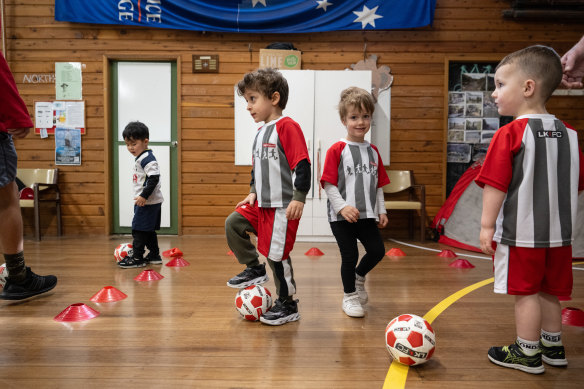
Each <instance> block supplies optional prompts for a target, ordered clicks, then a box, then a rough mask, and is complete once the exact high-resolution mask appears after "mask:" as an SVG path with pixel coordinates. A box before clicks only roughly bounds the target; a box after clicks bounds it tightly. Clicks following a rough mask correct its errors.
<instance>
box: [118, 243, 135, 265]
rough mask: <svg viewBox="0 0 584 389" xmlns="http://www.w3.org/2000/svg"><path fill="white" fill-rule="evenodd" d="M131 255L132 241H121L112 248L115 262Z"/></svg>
mask: <svg viewBox="0 0 584 389" xmlns="http://www.w3.org/2000/svg"><path fill="white" fill-rule="evenodd" d="M132 255H134V249H133V247H132V243H121V244H120V245H119V246H118V247H116V249H115V250H114V258H115V259H116V262H120V261H122V260H123V259H124V258H126V257H131V256H132Z"/></svg>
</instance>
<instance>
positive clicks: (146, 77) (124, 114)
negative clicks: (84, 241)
mask: <svg viewBox="0 0 584 389" xmlns="http://www.w3.org/2000/svg"><path fill="white" fill-rule="evenodd" d="M114 66H115V67H116V69H115V71H114V74H116V75H117V85H116V87H117V88H115V89H116V90H117V95H116V96H115V98H114V101H115V105H116V107H114V109H115V110H116V111H117V115H115V116H117V120H116V126H114V128H117V134H115V138H116V141H117V142H116V144H117V150H116V151H117V153H114V155H117V158H116V159H117V166H116V167H115V169H116V170H117V175H116V176H117V182H116V183H115V185H114V188H117V190H116V191H115V192H116V193H114V196H115V201H114V204H117V209H115V210H114V214H115V216H116V217H114V220H115V222H114V232H128V227H130V228H131V226H132V218H133V215H134V199H133V195H132V194H133V189H132V175H133V166H134V159H135V158H134V157H133V156H132V155H131V154H130V153H129V152H128V151H127V149H126V146H125V144H124V139H123V137H122V132H123V130H124V128H125V127H126V125H127V124H128V123H129V122H131V121H136V120H137V121H140V122H143V123H144V124H146V126H147V127H148V130H149V133H150V138H149V148H150V149H152V151H153V152H154V156H155V157H156V159H157V161H158V164H159V165H160V173H161V177H160V180H161V188H162V194H163V196H164V202H163V203H162V219H161V229H164V228H166V230H167V231H164V230H162V231H163V232H167V233H176V226H172V224H171V223H172V220H173V219H175V218H174V217H172V216H173V215H172V210H171V205H172V203H173V201H171V200H172V198H173V197H174V196H176V193H171V172H172V168H173V164H175V163H176V162H175V161H174V160H175V159H176V158H173V155H172V154H176V153H173V151H174V150H172V141H173V139H172V134H173V131H172V127H173V113H172V106H173V103H172V101H173V97H172V91H173V89H174V88H173V87H172V78H173V77H172V64H171V63H169V62H117V63H115V64H114Z"/></svg>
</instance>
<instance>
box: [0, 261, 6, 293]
mask: <svg viewBox="0 0 584 389" xmlns="http://www.w3.org/2000/svg"><path fill="white" fill-rule="evenodd" d="M6 277H8V269H6V264H5V263H3V264H2V265H0V289H3V288H4V285H6Z"/></svg>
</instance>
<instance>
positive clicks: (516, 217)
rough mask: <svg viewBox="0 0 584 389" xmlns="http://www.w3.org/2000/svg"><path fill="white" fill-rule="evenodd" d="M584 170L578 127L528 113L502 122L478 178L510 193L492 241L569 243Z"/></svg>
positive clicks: (482, 183)
mask: <svg viewBox="0 0 584 389" xmlns="http://www.w3.org/2000/svg"><path fill="white" fill-rule="evenodd" d="M583 170H584V165H583V157H582V153H581V151H580V149H579V147H578V135H577V133H576V131H575V130H574V129H573V128H571V127H570V126H567V125H565V124H564V123H562V122H561V121H560V120H558V119H556V118H555V116H553V115H547V114H546V115H524V116H521V117H519V118H517V119H516V120H514V121H513V122H511V123H509V124H507V125H506V126H503V127H501V128H500V129H499V130H498V131H497V132H496V134H495V136H494V137H493V139H492V141H491V144H490V145H489V150H488V152H487V156H486V158H485V162H484V163H483V167H482V168H481V171H480V172H479V175H478V176H477V178H476V179H475V181H476V183H477V184H478V185H480V186H481V187H484V186H485V185H489V186H492V187H494V188H496V189H498V190H500V191H502V192H505V193H506V196H505V200H504V202H503V206H502V207H501V210H500V212H499V215H498V217H497V222H496V229H495V235H494V237H493V240H494V241H496V242H500V243H502V244H506V245H509V246H518V247H559V246H568V245H571V244H572V240H573V231H574V230H575V223H576V210H577V203H578V191H580V190H582V189H584V172H583Z"/></svg>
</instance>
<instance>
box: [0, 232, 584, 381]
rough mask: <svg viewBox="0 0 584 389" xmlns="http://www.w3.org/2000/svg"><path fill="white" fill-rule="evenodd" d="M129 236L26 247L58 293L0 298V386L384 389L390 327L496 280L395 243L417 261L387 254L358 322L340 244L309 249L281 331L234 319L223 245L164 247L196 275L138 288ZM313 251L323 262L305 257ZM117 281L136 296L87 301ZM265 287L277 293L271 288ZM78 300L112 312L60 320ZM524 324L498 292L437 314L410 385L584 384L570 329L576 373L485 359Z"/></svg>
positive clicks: (579, 332) (179, 240)
mask: <svg viewBox="0 0 584 389" xmlns="http://www.w3.org/2000/svg"><path fill="white" fill-rule="evenodd" d="M129 240H130V239H129V238H128V237H123V236H122V237H120V236H115V237H102V236H92V237H84V238H75V237H63V238H56V237H47V238H44V239H43V241H42V242H40V243H37V242H34V241H31V240H27V241H26V242H25V253H26V258H27V263H28V265H30V266H31V267H32V268H33V270H34V271H35V272H37V273H39V274H48V273H52V274H55V275H57V276H58V277H59V284H58V285H57V287H56V288H55V289H54V291H53V292H51V293H49V294H47V295H45V296H42V297H37V298H33V299H30V300H29V301H25V302H12V303H11V302H7V301H2V300H0V328H1V332H0V333H1V334H2V336H1V341H0V388H43V389H44V388H79V387H84V388H93V387H99V388H133V387H136V388H137V387H141V388H148V387H153V388H171V387H172V388H175V387H176V388H180V387H184V388H382V387H384V383H385V382H386V378H387V376H388V369H389V367H390V364H391V358H390V357H389V354H388V353H387V351H386V349H385V343H384V331H385V327H386V325H387V323H388V322H389V320H390V319H392V318H393V317H395V316H397V315H398V314H402V313H414V314H418V315H420V316H423V315H424V314H426V313H427V312H428V311H429V310H430V309H432V308H433V307H434V306H435V305H436V304H438V303H439V302H440V301H442V300H443V299H445V298H447V297H448V296H450V295H452V294H453V293H455V292H457V291H459V290H461V289H463V288H465V287H467V286H469V285H472V284H474V283H477V282H479V281H483V280H485V279H488V278H490V277H492V266H491V262H490V261H489V260H487V259H484V258H474V257H468V258H467V259H469V260H470V262H471V263H472V264H474V265H475V266H476V267H475V268H473V269H455V268H452V267H449V266H448V265H449V263H450V262H451V261H452V259H448V258H442V257H438V256H437V252H436V251H427V250H423V249H419V248H414V247H409V246H405V245H400V244H398V243H396V242H392V241H387V242H386V248H387V249H388V250H389V249H390V248H393V247H399V248H401V249H402V250H403V251H404V252H405V253H406V254H407V256H406V257H401V258H399V259H396V258H393V259H390V258H387V257H385V258H384V259H383V261H382V262H381V263H380V264H379V265H378V266H377V267H376V268H375V269H374V270H373V271H372V273H370V275H369V276H368V278H367V282H366V287H367V290H368V292H369V304H368V305H367V306H366V307H367V308H366V309H367V314H366V317H365V318H363V319H354V318H349V317H347V316H346V315H345V314H344V313H343V311H342V310H341V299H342V287H341V280H340V274H339V271H340V270H339V268H340V267H339V263H340V256H339V253H338V248H337V246H336V244H334V243H317V244H316V243H297V244H296V247H295V249H294V251H293V253H292V258H293V261H294V262H293V263H294V271H295V277H296V281H297V287H298V294H297V298H298V299H299V300H300V303H299V310H300V314H301V319H300V321H298V322H294V323H288V324H286V325H283V326H279V327H270V326H267V325H263V324H261V323H259V322H255V323H253V322H248V321H245V320H242V319H241V318H240V316H239V314H238V313H237V312H236V310H235V308H234V305H233V300H234V296H235V293H236V290H234V289H231V288H228V287H227V286H226V285H225V282H226V281H227V280H228V279H229V278H230V277H232V276H233V275H235V274H237V273H239V272H240V271H241V270H242V268H241V266H240V265H239V264H238V263H237V261H236V260H235V258H234V257H233V256H229V255H227V252H228V250H229V249H228V247H227V245H226V243H225V239H224V237H220V236H183V237H166V236H164V237H160V246H161V249H162V250H166V249H169V248H172V247H178V248H180V249H181V250H182V251H183V252H184V254H185V255H184V257H185V259H186V260H187V261H189V262H190V263H191V266H188V267H183V268H170V267H167V266H164V265H157V266H153V268H154V269H155V270H157V271H158V272H160V273H161V274H162V275H163V276H164V277H165V278H164V279H162V280H160V281H157V282H146V283H143V282H136V281H134V280H133V278H134V277H135V276H136V275H138V274H139V273H140V272H141V271H142V270H143V269H119V268H118V267H117V266H116V265H115V263H114V260H113V256H112V253H113V249H114V248H115V246H116V245H117V244H118V243H121V242H126V241H129ZM412 243H415V242H412ZM311 247H318V248H319V249H320V250H322V251H323V252H324V253H325V255H324V256H321V257H307V256H305V255H304V253H305V252H306V251H307V250H308V249H309V248H311ZM425 247H428V248H432V249H438V250H439V249H441V248H447V247H441V246H439V245H438V244H436V243H428V244H425ZM457 252H459V251H457ZM469 254H473V255H476V256H478V257H481V255H480V254H476V253H469ZM165 263H166V260H165ZM575 267H578V268H580V270H575V271H574V281H575V282H574V293H573V296H572V297H573V298H572V300H571V301H566V302H563V306H571V307H577V308H581V309H584V272H583V271H582V270H583V269H584V265H578V264H575ZM270 276H271V274H270ZM110 285H111V286H115V287H116V288H118V289H119V290H121V291H122V292H124V293H125V294H127V295H128V298H127V299H125V300H123V301H119V302H115V303H101V304H96V303H92V302H90V301H89V299H90V298H91V296H93V295H94V294H95V293H97V292H98V291H99V290H100V289H101V288H103V287H104V286H110ZM266 285H267V287H268V288H269V289H270V290H272V292H275V287H274V284H273V282H272V280H270V282H269V283H268V284H266ZM74 303H85V304H87V305H89V306H90V307H92V308H94V309H96V310H97V311H99V312H101V314H100V315H99V316H98V317H96V318H94V319H92V320H88V321H84V322H77V323H70V324H63V323H59V322H56V321H54V320H53V318H54V317H55V316H56V315H57V314H59V313H60V312H61V311H63V310H64V309H65V308H67V307H68V306H69V305H71V304H74ZM513 323H514V320H513V298H512V297H509V296H501V295H495V294H494V293H493V292H492V284H488V285H486V286H484V287H481V288H479V289H477V290H475V291H473V292H472V293H469V294H468V295H466V296H465V297H463V298H461V299H460V300H458V301H457V302H455V303H454V304H453V305H451V306H450V307H449V308H448V309H446V310H445V311H444V312H443V313H442V314H441V315H439V316H438V317H437V318H436V320H435V321H434V323H433V327H434V329H435V331H436V334H437V335H436V339H437V348H436V352H435V354H434V357H433V358H432V359H431V360H430V361H429V362H428V363H426V364H425V365H422V366H419V367H415V368H410V369H409V371H408V373H407V379H406V381H405V387H406V388H422V387H423V388H494V387H497V388H526V389H527V388H581V387H583V385H584V384H583V383H584V327H573V326H565V327H564V332H563V339H564V343H565V345H566V351H567V356H568V359H569V363H570V365H569V367H568V368H563V369H562V368H553V367H547V366H546V372H545V374H543V375H540V376H534V375H530V374H526V373H523V372H519V371H515V370H509V369H504V368H501V367H497V366H495V365H493V364H491V363H490V362H489V361H488V359H487V356H486V352H487V349H488V348H489V347H490V346H493V345H503V344H509V343H510V342H512V341H513V339H514V336H515V335H514V334H515V331H514V324H513ZM385 387H390V385H389V384H388V383H386V384H385ZM392 387H397V386H392ZM402 387H403V386H402Z"/></svg>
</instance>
